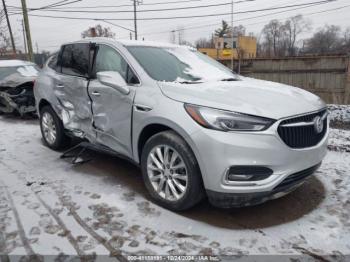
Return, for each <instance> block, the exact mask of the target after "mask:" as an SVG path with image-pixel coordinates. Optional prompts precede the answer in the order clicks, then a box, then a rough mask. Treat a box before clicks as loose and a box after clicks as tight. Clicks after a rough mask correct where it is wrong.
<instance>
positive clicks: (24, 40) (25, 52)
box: [22, 19, 28, 55]
mask: <svg viewBox="0 0 350 262" xmlns="http://www.w3.org/2000/svg"><path fill="white" fill-rule="evenodd" d="M22 33H23V44H24V54H25V55H27V52H28V51H27V39H26V30H25V29H24V22H23V19H22Z"/></svg>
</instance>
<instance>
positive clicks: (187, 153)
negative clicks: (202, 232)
mask: <svg viewBox="0 0 350 262" xmlns="http://www.w3.org/2000/svg"><path fill="white" fill-rule="evenodd" d="M141 166H142V174H143V179H144V182H145V185H146V187H147V189H148V191H149V192H150V195H151V196H152V198H153V199H154V200H155V201H156V202H157V203H158V204H160V205H162V206H164V207H166V208H168V209H171V210H175V211H179V210H185V209H189V208H191V207H192V206H194V205H195V204H197V203H198V202H199V201H200V200H201V199H202V198H203V196H204V193H203V192H204V190H203V183H202V179H201V173H200V170H199V166H198V163H197V161H196V158H195V156H194V154H193V152H192V150H191V149H190V147H189V146H188V145H187V143H186V142H185V141H184V140H183V139H182V138H181V137H180V136H179V135H177V134H176V133H175V132H173V131H165V132H161V133H159V134H156V135H154V136H153V137H151V138H150V139H149V140H148V141H147V142H146V145H145V147H144V149H143V151H142V157H141Z"/></svg>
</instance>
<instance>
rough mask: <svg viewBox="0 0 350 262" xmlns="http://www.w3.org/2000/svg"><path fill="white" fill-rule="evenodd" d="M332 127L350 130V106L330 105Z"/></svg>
mask: <svg viewBox="0 0 350 262" xmlns="http://www.w3.org/2000/svg"><path fill="white" fill-rule="evenodd" d="M328 110H329V112H330V120H331V125H332V126H334V127H341V128H346V129H350V106H349V105H328Z"/></svg>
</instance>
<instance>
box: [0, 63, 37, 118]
mask: <svg viewBox="0 0 350 262" xmlns="http://www.w3.org/2000/svg"><path fill="white" fill-rule="evenodd" d="M38 72H39V68H38V67H37V66H36V65H35V64H34V63H31V62H27V61H21V60H0V113H17V114H19V115H20V116H24V115H25V114H34V113H35V110H36V109H35V99H34V94H33V86H34V81H35V79H36V77H37V76H38Z"/></svg>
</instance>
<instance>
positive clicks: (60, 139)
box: [40, 106, 70, 150]
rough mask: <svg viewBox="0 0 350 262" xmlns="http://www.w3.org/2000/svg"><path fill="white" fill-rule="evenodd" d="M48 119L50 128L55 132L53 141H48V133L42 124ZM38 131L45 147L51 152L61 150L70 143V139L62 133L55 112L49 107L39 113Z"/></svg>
mask: <svg viewBox="0 0 350 262" xmlns="http://www.w3.org/2000/svg"><path fill="white" fill-rule="evenodd" d="M48 118H49V119H50V126H52V127H53V128H54V130H55V137H54V139H50V138H49V136H48V135H46V133H47V132H48V131H47V129H46V128H45V123H44V122H45V121H47V119H48ZM46 126H47V122H46ZM40 130H41V135H42V137H43V140H44V143H45V145H46V146H47V147H49V148H51V149H53V150H60V149H63V148H65V147H67V146H68V145H69V143H70V138H69V137H68V136H67V135H66V134H65V132H64V127H63V123H62V121H61V119H60V118H59V117H58V116H57V114H56V112H55V111H54V110H53V109H52V107H51V106H44V107H43V108H42V109H41V111H40ZM51 138H53V137H51Z"/></svg>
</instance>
